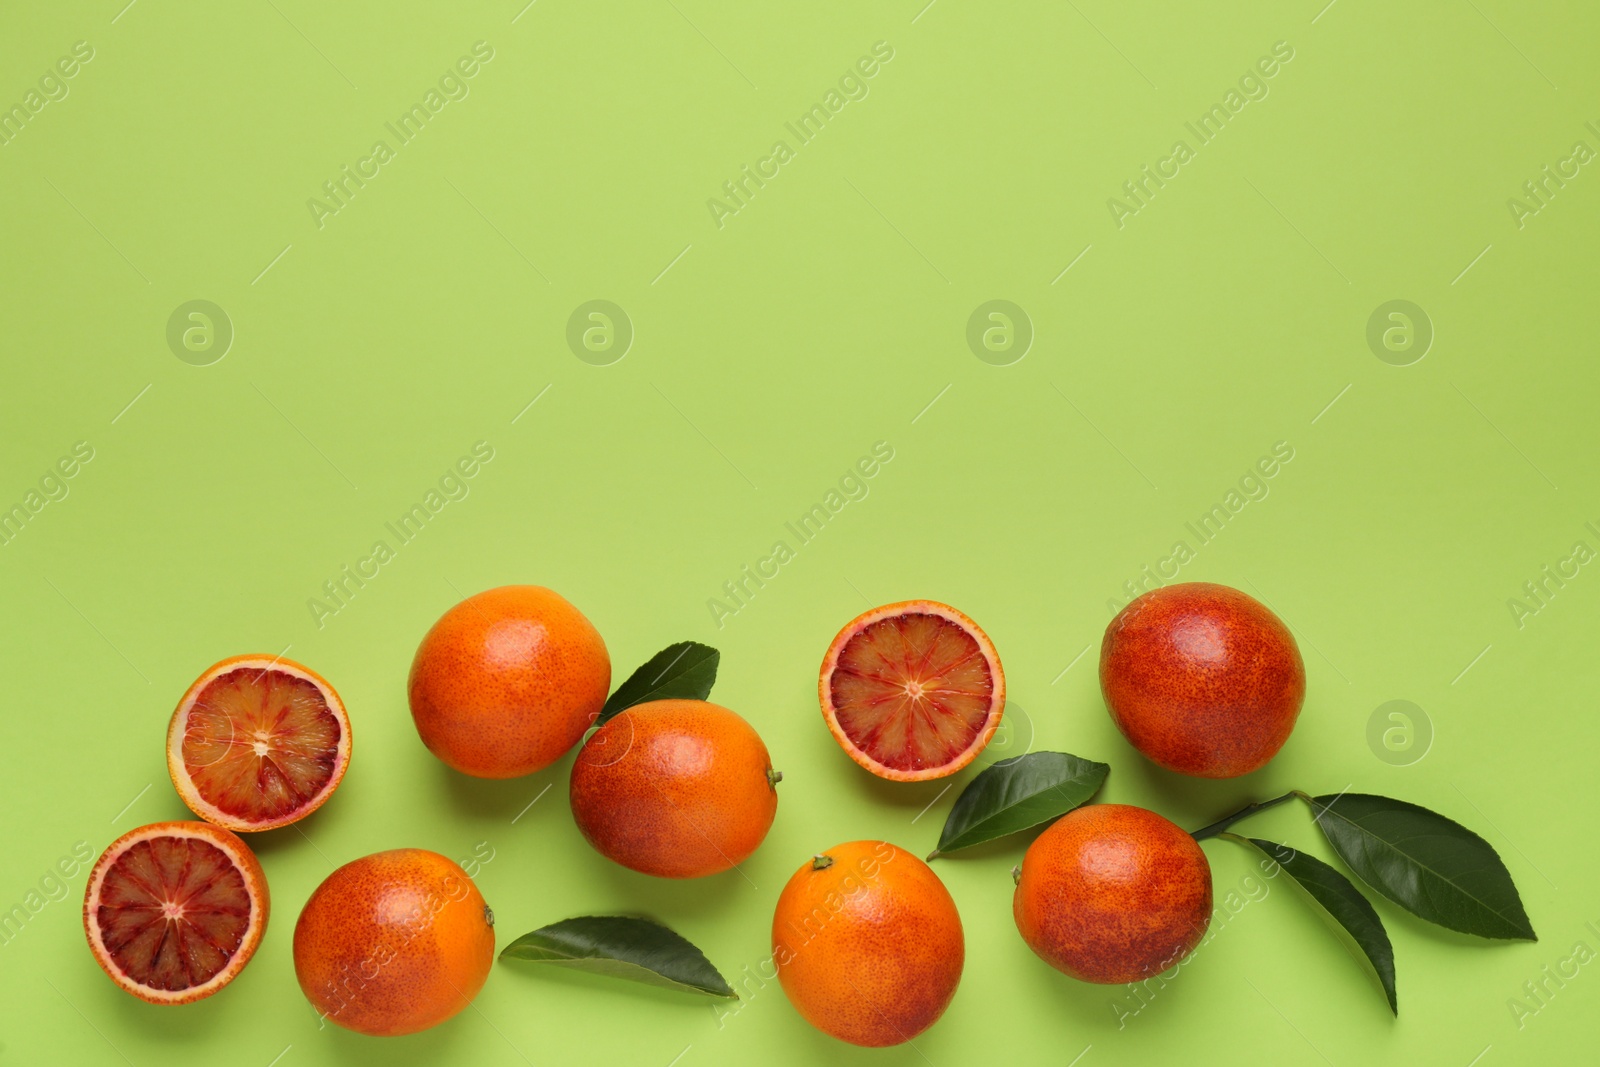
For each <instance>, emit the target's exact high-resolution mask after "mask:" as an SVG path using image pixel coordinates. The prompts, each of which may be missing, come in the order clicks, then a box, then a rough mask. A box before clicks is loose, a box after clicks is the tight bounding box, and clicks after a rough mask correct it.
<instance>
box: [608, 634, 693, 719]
mask: <svg viewBox="0 0 1600 1067" xmlns="http://www.w3.org/2000/svg"><path fill="white" fill-rule="evenodd" d="M721 659H722V653H720V652H718V651H717V650H716V649H714V648H712V647H711V646H710V645H702V644H700V643H699V642H697V641H679V642H678V643H677V644H675V645H668V646H667V647H666V648H663V649H662V650H661V651H660V652H657V653H656V654H655V655H653V656H651V657H650V662H648V663H646V664H645V665H644V666H642V667H640V668H639V669H638V670H636V671H634V672H633V673H632V674H630V675H628V680H627V681H626V682H623V683H622V684H621V685H619V686H617V691H616V692H615V693H612V694H611V698H610V699H609V700H607V701H606V704H605V707H603V708H601V709H600V715H599V717H598V718H596V719H595V721H594V724H595V725H596V726H599V725H601V724H603V723H604V722H605V721H606V720H607V719H609V718H611V717H612V716H613V715H615V714H617V712H619V711H626V710H627V709H628V708H631V707H633V706H634V705H635V704H643V703H644V702H645V701H647V700H704V699H705V698H706V697H708V696H710V695H711V686H712V684H713V683H715V682H716V680H717V663H718V662H719V661H720V660H721Z"/></svg>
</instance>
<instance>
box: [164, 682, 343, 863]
mask: <svg viewBox="0 0 1600 1067" xmlns="http://www.w3.org/2000/svg"><path fill="white" fill-rule="evenodd" d="M349 760H350V721H349V718H348V717H347V716H346V714H345V710H344V705H343V704H342V703H341V702H340V700H339V696H338V694H337V693H335V692H334V691H333V687H332V686H330V685H329V684H328V683H327V682H326V681H325V680H323V679H322V678H321V677H320V676H318V675H317V674H316V673H315V672H313V671H311V670H309V669H308V668H306V667H302V666H301V665H300V664H298V663H294V662H292V661H290V660H285V659H281V658H276V657H269V656H236V657H233V658H232V659H226V660H223V661H222V662H220V663H218V664H216V665H214V666H213V667H211V668H210V669H209V670H208V671H206V672H205V673H204V674H203V675H201V676H200V678H199V679H198V680H196V681H195V683H194V684H193V685H192V686H190V687H189V691H188V692H187V693H185V694H184V698H183V700H182V701H181V702H180V703H179V704H178V709H177V711H175V712H174V713H173V716H172V724H171V726H170V727H169V729H168V733H167V768H168V770H169V771H170V772H171V775H172V782H173V785H175V786H176V787H177V789H178V793H179V795H180V796H182V797H183V800H184V803H186V804H188V805H189V807H190V809H191V810H193V811H194V813H195V814H196V815H199V816H200V817H201V818H203V819H206V820H207V821H209V822H213V823H216V824H217V825H219V826H225V827H227V828H228V829H230V830H240V831H250V830H269V829H272V828H274V827H279V826H286V825H288V824H289V823H292V822H295V821H297V820H299V819H302V818H304V817H305V816H306V815H309V814H310V813H311V812H313V811H315V810H316V809H317V808H318V807H320V806H321V805H322V803H323V801H325V800H326V799H327V798H328V796H329V795H330V794H331V793H332V792H333V790H334V788H335V787H337V786H338V784H339V781H340V779H341V778H343V777H344V772H345V767H346V766H347V765H348V763H349Z"/></svg>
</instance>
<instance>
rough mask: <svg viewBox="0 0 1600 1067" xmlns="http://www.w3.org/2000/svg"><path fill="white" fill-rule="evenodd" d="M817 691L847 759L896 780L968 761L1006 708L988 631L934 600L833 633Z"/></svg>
mask: <svg viewBox="0 0 1600 1067" xmlns="http://www.w3.org/2000/svg"><path fill="white" fill-rule="evenodd" d="M818 690H819V697H820V700H821V703H822V713H823V717H824V718H825V719H826V720H827V723H828V729H829V730H830V731H832V733H833V735H834V738H835V739H836V740H837V741H838V742H839V744H840V745H841V746H842V747H843V748H844V750H845V751H846V752H847V753H849V755H850V758H851V759H853V760H855V761H856V762H857V763H859V764H861V766H863V767H865V768H866V769H867V770H869V771H871V772H872V773H873V774H876V775H878V776H879V777H882V778H889V779H892V780H895V781H920V780H923V779H928V778H942V777H944V776H946V775H949V774H954V773H955V772H956V771H959V770H960V769H961V768H963V767H965V766H966V765H967V764H968V763H971V762H972V760H973V759H974V758H975V757H976V756H977V754H978V753H979V752H980V751H982V749H983V747H984V746H985V745H986V744H988V743H989V739H990V738H991V737H993V736H994V731H995V729H996V728H997V727H998V726H999V725H1000V716H1001V713H1002V711H1003V710H1004V707H1005V675H1004V674H1003V672H1002V671H1001V668H1000V659H999V657H998V656H997V655H996V654H995V651H994V646H993V645H992V644H991V643H990V642H989V639H988V637H987V636H986V635H985V634H984V632H983V631H982V630H981V629H979V628H978V625H977V624H976V623H974V622H973V621H972V620H971V619H969V618H967V616H965V615H963V614H962V613H961V612H959V611H957V610H956V609H955V608H952V607H950V606H949V605H948V604H940V603H937V602H935V601H931V600H911V601H906V602H904V603H899V604H888V605H885V606H884V607H880V608H874V609H873V610H872V611H869V612H866V613H865V614H863V615H861V616H860V617H858V618H857V619H855V620H854V621H853V622H851V623H850V624H849V625H848V626H846V627H845V628H844V629H843V630H841V631H839V635H838V636H837V637H835V638H834V640H833V645H832V646H831V647H830V648H829V649H828V654H827V657H826V658H825V659H824V660H823V663H822V675H821V679H820V682H819V685H818Z"/></svg>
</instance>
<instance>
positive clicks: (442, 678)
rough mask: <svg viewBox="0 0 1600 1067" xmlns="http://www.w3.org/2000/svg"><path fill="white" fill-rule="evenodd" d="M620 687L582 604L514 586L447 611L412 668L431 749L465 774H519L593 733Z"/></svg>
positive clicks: (415, 715) (413, 690)
mask: <svg viewBox="0 0 1600 1067" xmlns="http://www.w3.org/2000/svg"><path fill="white" fill-rule="evenodd" d="M610 689H611V658H610V656H609V655H607V653H606V643H605V642H604V641H603V640H601V638H600V634H599V632H598V631H596V630H595V628H594V627H593V626H592V625H590V623H589V620H588V619H586V618H584V617H583V614H582V613H581V612H579V611H578V609H577V608H575V607H573V606H572V605H571V604H569V603H567V601H566V600H564V599H562V598H561V597H560V596H559V595H557V594H556V593H553V592H551V591H550V590H548V589H545V588H543V587H542V586H536V585H505V586H501V587H500V588H498V589H490V590H488V591H486V592H482V593H478V594H477V595H475V596H470V597H468V598H467V599H465V600H463V601H462V602H461V603H459V604H457V605H456V606H455V607H453V608H451V609H450V610H449V611H447V612H445V613H444V616H443V617H442V618H440V619H439V621H438V622H436V623H434V624H433V628H432V629H431V630H429V631H428V633H427V635H426V636H425V637H423V639H422V644H421V645H420V646H419V647H418V648H417V655H416V658H415V659H413V660H412V662H411V680H410V685H409V691H410V698H411V717H412V719H413V720H414V721H415V722H416V725H417V733H418V734H420V735H421V736H422V743H423V744H425V745H427V746H428V749H429V750H430V751H431V752H433V754H434V755H436V756H438V757H439V758H440V759H442V760H444V761H445V762H446V763H448V764H449V765H450V766H452V767H454V768H455V769H456V770H458V771H461V772H462V773H463V774H470V775H473V776H474V777H477V778H518V777H521V776H522V775H525V774H532V773H533V772H534V771H537V770H540V769H542V768H544V767H547V766H549V765H550V764H552V763H554V762H555V761H556V760H558V759H560V758H561V756H562V755H563V754H564V753H565V752H566V751H567V750H568V749H569V748H571V747H572V746H573V745H575V744H577V743H578V739H579V738H580V737H582V736H583V732H584V730H586V729H588V727H589V724H590V723H591V722H593V721H594V719H595V716H597V715H598V714H599V713H600V708H601V707H602V706H603V705H604V704H605V701H606V694H607V693H608V692H609V691H610Z"/></svg>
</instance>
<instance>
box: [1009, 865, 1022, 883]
mask: <svg viewBox="0 0 1600 1067" xmlns="http://www.w3.org/2000/svg"><path fill="white" fill-rule="evenodd" d="M1011 883H1012V884H1013V885H1021V884H1022V864H1020V863H1019V864H1017V865H1016V866H1015V867H1013V868H1011Z"/></svg>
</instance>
